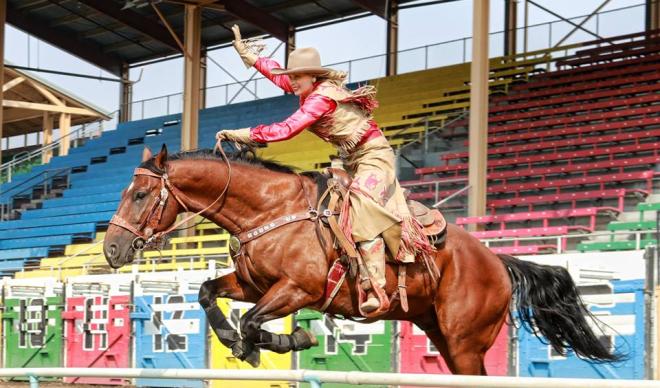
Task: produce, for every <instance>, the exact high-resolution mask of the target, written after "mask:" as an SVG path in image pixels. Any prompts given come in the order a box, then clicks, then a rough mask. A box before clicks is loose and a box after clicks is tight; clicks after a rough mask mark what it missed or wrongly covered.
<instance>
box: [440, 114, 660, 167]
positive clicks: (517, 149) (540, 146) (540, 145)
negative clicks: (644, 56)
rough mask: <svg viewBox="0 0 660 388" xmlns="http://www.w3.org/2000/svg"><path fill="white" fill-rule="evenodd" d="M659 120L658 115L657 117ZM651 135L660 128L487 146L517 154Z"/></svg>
mask: <svg viewBox="0 0 660 388" xmlns="http://www.w3.org/2000/svg"><path fill="white" fill-rule="evenodd" d="M657 120H658V122H660V117H658V118H657ZM652 137H660V128H657V129H652V130H648V131H638V132H624V133H615V134H612V135H601V136H588V137H581V138H577V139H575V138H572V139H562V140H551V141H538V142H531V143H525V144H517V145H505V146H499V147H490V148H488V155H505V154H514V155H515V156H517V157H518V156H519V155H520V153H522V152H528V151H534V150H545V151H549V150H553V151H555V152H559V149H560V148H565V147H582V146H589V145H592V146H594V147H595V146H597V145H599V144H606V143H620V142H625V141H630V140H635V142H636V144H638V143H639V140H640V139H649V138H652ZM468 155H469V153H468V152H450V153H447V154H443V155H442V156H441V157H440V159H442V160H445V161H450V160H453V159H463V158H467V157H468Z"/></svg>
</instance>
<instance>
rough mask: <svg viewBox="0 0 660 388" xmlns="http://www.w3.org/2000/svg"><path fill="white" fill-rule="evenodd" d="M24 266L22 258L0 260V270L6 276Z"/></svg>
mask: <svg viewBox="0 0 660 388" xmlns="http://www.w3.org/2000/svg"><path fill="white" fill-rule="evenodd" d="M0 252H1V251H0ZM23 267H25V260H24V259H13V260H0V272H1V273H2V274H3V275H4V276H6V275H11V273H13V272H18V271H20V270H22V269H23Z"/></svg>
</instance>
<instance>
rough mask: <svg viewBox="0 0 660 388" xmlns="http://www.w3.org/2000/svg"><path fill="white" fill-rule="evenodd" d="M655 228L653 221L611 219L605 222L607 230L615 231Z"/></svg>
mask: <svg viewBox="0 0 660 388" xmlns="http://www.w3.org/2000/svg"><path fill="white" fill-rule="evenodd" d="M653 229H655V221H632V222H619V221H613V222H610V223H609V224H607V230H609V231H612V232H616V231H623V230H653Z"/></svg>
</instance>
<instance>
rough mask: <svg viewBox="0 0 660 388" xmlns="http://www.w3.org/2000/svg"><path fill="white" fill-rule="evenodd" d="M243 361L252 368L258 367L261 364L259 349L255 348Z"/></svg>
mask: <svg viewBox="0 0 660 388" xmlns="http://www.w3.org/2000/svg"><path fill="white" fill-rule="evenodd" d="M245 361H246V362H247V363H248V364H250V366H252V367H253V368H258V367H259V365H260V364H261V353H260V352H259V348H257V347H255V348H254V350H253V351H252V352H250V354H248V356H247V357H246V358H245Z"/></svg>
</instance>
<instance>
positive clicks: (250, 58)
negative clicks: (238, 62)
mask: <svg viewBox="0 0 660 388" xmlns="http://www.w3.org/2000/svg"><path fill="white" fill-rule="evenodd" d="M231 30H232V31H233V32H234V40H233V41H232V43H233V44H234V48H235V49H236V52H237V53H238V55H240V56H241V59H242V60H243V63H244V64H245V67H247V68H248V69H249V68H251V67H252V66H254V64H255V63H256V62H257V59H259V57H258V56H257V55H256V54H255V53H253V52H252V51H250V50H249V49H248V46H247V45H246V44H245V41H243V39H241V29H240V28H239V27H238V25H236V24H234V25H233V26H231Z"/></svg>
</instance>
